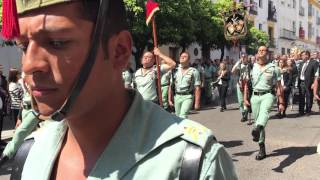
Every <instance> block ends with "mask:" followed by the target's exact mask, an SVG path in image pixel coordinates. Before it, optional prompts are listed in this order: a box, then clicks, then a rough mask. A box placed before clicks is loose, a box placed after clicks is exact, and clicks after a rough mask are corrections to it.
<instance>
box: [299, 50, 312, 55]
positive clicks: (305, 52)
mask: <svg viewBox="0 0 320 180" xmlns="http://www.w3.org/2000/svg"><path fill="white" fill-rule="evenodd" d="M302 54H306V55H308V56H309V57H310V56H311V54H310V51H308V50H304V51H302V52H301V53H300V55H302Z"/></svg>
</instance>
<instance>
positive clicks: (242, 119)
mask: <svg viewBox="0 0 320 180" xmlns="http://www.w3.org/2000/svg"><path fill="white" fill-rule="evenodd" d="M244 115H245V113H244V112H243V113H242V118H241V120H240V121H241V122H245V120H244Z"/></svg>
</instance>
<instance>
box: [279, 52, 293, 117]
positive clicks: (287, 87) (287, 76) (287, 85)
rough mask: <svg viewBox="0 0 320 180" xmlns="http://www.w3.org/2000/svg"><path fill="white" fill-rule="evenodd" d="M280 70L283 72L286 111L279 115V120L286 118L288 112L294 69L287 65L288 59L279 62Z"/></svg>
mask: <svg viewBox="0 0 320 180" xmlns="http://www.w3.org/2000/svg"><path fill="white" fill-rule="evenodd" d="M279 68H280V72H281V85H282V88H283V91H284V111H283V112H279V113H278V117H279V118H283V117H286V110H287V108H288V102H289V96H290V93H291V87H292V78H293V73H292V67H290V66H288V65H287V58H281V59H280V60H279Z"/></svg>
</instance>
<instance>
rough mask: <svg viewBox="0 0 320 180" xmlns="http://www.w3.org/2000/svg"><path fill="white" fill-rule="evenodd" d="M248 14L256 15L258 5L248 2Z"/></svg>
mask: <svg viewBox="0 0 320 180" xmlns="http://www.w3.org/2000/svg"><path fill="white" fill-rule="evenodd" d="M249 13H250V14H254V15H257V14H258V3H256V2H254V1H250V10H249Z"/></svg>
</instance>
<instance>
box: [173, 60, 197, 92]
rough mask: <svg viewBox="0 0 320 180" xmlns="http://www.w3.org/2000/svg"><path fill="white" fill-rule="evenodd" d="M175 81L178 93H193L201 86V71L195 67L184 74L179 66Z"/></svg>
mask: <svg viewBox="0 0 320 180" xmlns="http://www.w3.org/2000/svg"><path fill="white" fill-rule="evenodd" d="M174 79H175V88H176V89H175V90H176V92H177V93H187V92H192V91H193V90H194V88H195V87H196V86H200V85H201V79H200V74H199V71H198V70H197V69H195V68H193V67H189V68H188V69H187V70H186V71H185V72H184V73H182V68H181V67H180V66H179V67H178V69H177V72H176V73H175V78H174Z"/></svg>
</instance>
